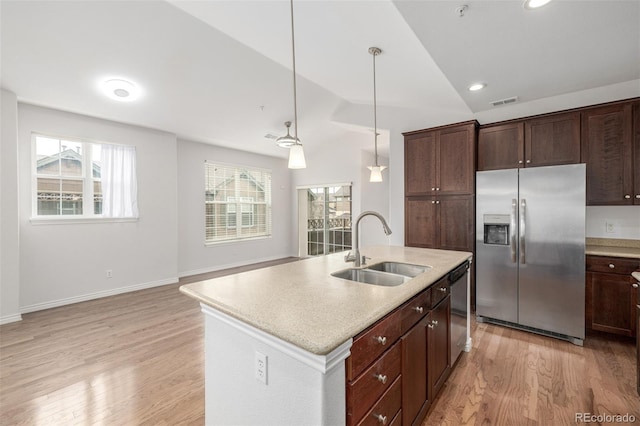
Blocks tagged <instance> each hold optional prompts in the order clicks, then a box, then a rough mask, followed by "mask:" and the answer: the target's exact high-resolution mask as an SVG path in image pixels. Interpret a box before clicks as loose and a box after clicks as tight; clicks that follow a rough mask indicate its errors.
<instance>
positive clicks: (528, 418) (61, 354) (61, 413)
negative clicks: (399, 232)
mask: <svg viewBox="0 0 640 426" xmlns="http://www.w3.org/2000/svg"><path fill="white" fill-rule="evenodd" d="M291 260H294V259H285V260H283V261H291ZM275 263H278V262H268V263H266V264H260V265H257V266H255V267H261V266H269V265H272V264H275ZM246 269H249V268H248V267H245V268H234V269H233V270H227V271H220V272H217V273H214V274H209V275H208V276H199V277H194V278H190V279H185V280H182V281H181V283H180V284H183V283H185V282H188V281H192V280H200V279H204V278H208V277H209V276H211V277H213V276H219V275H223V274H226V273H236V272H240V271H242V270H246ZM180 284H174V285H167V286H163V287H157V288H153V289H148V290H142V291H138V292H133V293H128V294H122V295H117V296H112V297H108V298H104V299H99V300H94V301H89V302H83V303H78V304H75V305H69V306H64V307H60V308H55V309H49V310H46V311H40V312H34V313H30V314H26V315H24V316H23V317H24V319H23V321H21V322H19V323H13V324H6V325H3V326H0V425H138V424H144V425H178V424H180V425H182V424H185V425H189V424H193V425H202V424H204V382H203V378H204V362H203V355H204V351H203V318H202V314H201V313H200V310H199V305H198V303H197V302H196V301H194V300H193V299H190V298H188V297H186V296H184V295H182V294H181V293H179V292H178V287H179V285H180ZM473 327H474V333H473V339H474V348H473V351H472V352H471V353H469V354H463V356H462V358H461V359H460V361H459V362H458V365H457V367H456V368H455V370H454V371H453V373H452V375H451V377H450V378H449V380H448V382H447V383H446V384H445V386H444V388H443V390H442V392H441V394H440V396H439V397H438V398H437V399H436V401H434V406H433V408H432V410H431V413H430V414H429V417H428V418H427V420H426V421H425V422H424V425H440V424H444V425H463V424H469V425H553V426H555V425H563V424H567V425H571V424H575V422H574V419H575V413H576V412H589V413H593V414H603V413H604V414H624V413H631V414H633V415H635V417H636V419H637V420H636V423H637V424H638V423H640V398H639V397H638V395H637V394H636V390H635V364H634V362H635V361H634V360H635V346H634V345H633V344H632V343H631V342H630V341H621V340H615V339H605V338H602V337H590V338H588V339H587V341H586V343H585V347H584V348H580V347H577V346H574V345H571V344H569V343H564V342H561V341H558V340H555V339H550V338H546V337H541V336H537V335H534V334H530V333H525V332H520V331H515V330H511V329H507V328H503V327H498V326H493V325H489V324H476V323H475V322H473Z"/></svg>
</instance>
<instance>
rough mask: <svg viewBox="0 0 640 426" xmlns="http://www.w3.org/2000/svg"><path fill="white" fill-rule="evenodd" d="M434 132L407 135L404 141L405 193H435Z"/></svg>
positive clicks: (436, 171)
mask: <svg viewBox="0 0 640 426" xmlns="http://www.w3.org/2000/svg"><path fill="white" fill-rule="evenodd" d="M436 145H437V143H436V133H435V132H425V133H421V134H419V135H412V136H407V137H406V138H405V142H404V171H405V174H404V175H405V195H427V194H435V189H436V176H437V173H438V170H437V161H436V154H437V153H436Z"/></svg>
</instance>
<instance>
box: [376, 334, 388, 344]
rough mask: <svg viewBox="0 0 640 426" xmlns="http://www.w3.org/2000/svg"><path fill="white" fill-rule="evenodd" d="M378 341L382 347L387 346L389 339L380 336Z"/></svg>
mask: <svg viewBox="0 0 640 426" xmlns="http://www.w3.org/2000/svg"><path fill="white" fill-rule="evenodd" d="M376 340H377V341H378V343H380V344H381V345H382V346H384V345H386V344H387V338H386V337H384V336H378V337H377V338H376Z"/></svg>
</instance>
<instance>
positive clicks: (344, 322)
mask: <svg viewBox="0 0 640 426" xmlns="http://www.w3.org/2000/svg"><path fill="white" fill-rule="evenodd" d="M360 252H361V254H362V255H366V256H368V257H371V260H367V263H368V264H369V265H373V264H375V263H379V262H382V261H387V260H388V261H396V262H405V263H412V264H417V265H427V266H431V267H432V269H431V270H429V271H428V272H425V273H423V274H420V275H418V276H417V277H415V278H413V279H412V280H410V281H408V282H407V283H405V284H402V285H399V286H396V287H382V286H377V285H370V284H362V283H358V282H354V281H348V280H344V279H341V278H336V277H333V276H331V275H330V274H331V273H333V272H336V271H339V270H342V269H347V268H350V267H353V264H351V263H345V261H344V255H345V253H336V254H332V255H328V256H321V257H313V258H309V259H303V260H300V261H297V262H292V263H287V264H283V265H278V266H272V267H268V268H263V269H257V270H253V271H248V272H243V273H240V274H234V275H228V276H225V277H220V278H215V279H211V280H206V281H201V282H197V283H192V284H187V285H183V286H182V287H180V291H181V292H182V293H184V294H186V295H188V296H190V297H193V298H195V299H197V300H199V301H200V302H202V303H204V304H206V305H208V306H211V307H213V308H215V309H217V310H219V311H221V312H223V313H225V314H228V315H230V316H232V317H234V318H236V319H239V320H241V321H243V322H245V323H247V324H249V325H251V326H253V327H256V328H258V329H260V330H263V331H265V332H267V333H269V334H272V335H274V336H276V337H278V338H280V339H282V340H285V341H287V342H289V343H292V344H294V345H296V346H298V347H300V348H302V349H305V350H307V351H309V352H311V353H314V354H318V355H325V354H328V353H329V352H331V351H332V350H333V349H335V348H337V347H338V346H339V345H340V344H342V343H344V342H345V341H347V340H348V339H350V338H351V337H354V336H355V335H357V334H358V333H360V332H361V331H363V330H365V329H366V328H367V327H369V326H370V325H371V324H373V323H374V322H376V321H377V320H379V319H380V318H382V317H384V316H385V315H386V314H387V313H389V312H391V311H392V310H393V309H395V308H396V307H398V306H400V305H401V304H402V303H404V302H405V301H407V300H409V299H410V298H411V297H413V296H415V295H416V294H418V293H419V292H420V291H421V290H423V289H425V288H427V287H428V286H429V285H431V284H432V283H434V282H435V281H437V280H438V279H440V278H441V277H442V276H444V275H445V274H446V273H447V272H449V271H450V270H452V269H453V268H455V267H456V266H458V265H460V264H461V263H463V262H464V261H465V260H467V259H469V258H470V257H471V255H472V254H471V253H469V252H461V251H449V250H434V249H421V248H412V247H397V246H376V247H366V248H363V249H361V250H360Z"/></svg>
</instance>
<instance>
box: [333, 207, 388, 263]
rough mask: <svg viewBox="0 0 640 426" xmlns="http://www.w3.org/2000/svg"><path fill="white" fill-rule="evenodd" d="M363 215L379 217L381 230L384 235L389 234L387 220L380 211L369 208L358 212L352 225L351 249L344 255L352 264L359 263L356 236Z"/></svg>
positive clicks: (358, 243) (358, 247) (346, 260)
mask: <svg viewBox="0 0 640 426" xmlns="http://www.w3.org/2000/svg"><path fill="white" fill-rule="evenodd" d="M365 216H375V217H377V218H378V219H380V222H382V230H383V231H384V233H385V235H391V228H389V225H387V221H386V220H384V217H383V216H382V215H381V214H380V213H378V212H374V211H371V210H368V211H365V212H362V213H360V215H359V216H358V218H357V219H356V221H355V223H354V225H353V250H352V251H350V252H349V253H348V254H347V255H346V256H345V257H344V261H345V262H353V264H354V266H360V265H361V257H360V240H359V238H358V229H359V227H360V221H361V220H362V218H363V217H365Z"/></svg>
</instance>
